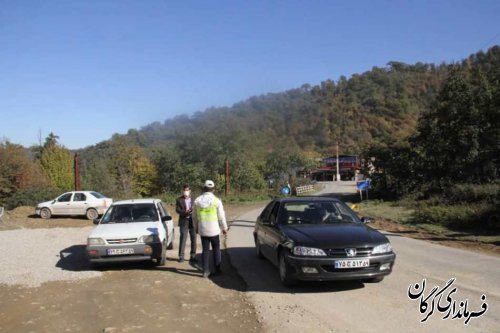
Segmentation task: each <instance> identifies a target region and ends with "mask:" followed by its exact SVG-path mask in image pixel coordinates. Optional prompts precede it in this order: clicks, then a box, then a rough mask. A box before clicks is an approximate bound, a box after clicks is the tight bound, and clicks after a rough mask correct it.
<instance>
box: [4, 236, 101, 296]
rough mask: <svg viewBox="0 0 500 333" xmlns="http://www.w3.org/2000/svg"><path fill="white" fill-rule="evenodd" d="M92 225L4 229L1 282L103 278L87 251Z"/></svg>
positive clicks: (35, 284)
mask: <svg viewBox="0 0 500 333" xmlns="http://www.w3.org/2000/svg"><path fill="white" fill-rule="evenodd" d="M91 230H92V227H85V228H53V229H20V230H8V231H2V232H0V252H1V253H2V256H1V257H0V265H1V267H2V273H0V284H7V285H23V286H28V287H38V286H40V285H41V284H42V283H44V282H48V281H61V280H81V279H87V278H94V277H99V276H101V275H102V274H103V273H102V272H99V271H91V270H90V266H89V263H88V260H87V258H86V254H85V243H86V239H87V235H88V234H89V233H90V231H91Z"/></svg>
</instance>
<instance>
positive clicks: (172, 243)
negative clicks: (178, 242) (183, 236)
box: [167, 230, 175, 250]
mask: <svg viewBox="0 0 500 333" xmlns="http://www.w3.org/2000/svg"><path fill="white" fill-rule="evenodd" d="M174 239H175V230H173V231H172V241H171V242H170V244H168V247H167V249H169V250H173V249H174Z"/></svg>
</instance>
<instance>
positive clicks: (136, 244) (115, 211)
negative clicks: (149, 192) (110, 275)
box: [87, 199, 174, 266]
mask: <svg viewBox="0 0 500 333" xmlns="http://www.w3.org/2000/svg"><path fill="white" fill-rule="evenodd" d="M94 223H96V224H97V226H96V227H95V228H94V229H93V230H92V232H91V233H90V235H89V237H88V239H87V255H88V257H89V260H90V262H91V264H96V263H106V262H117V261H144V260H152V261H153V260H154V262H155V263H156V264H157V265H159V266H163V265H165V261H166V258H167V255H166V250H167V249H173V247H174V223H173V220H172V217H171V216H170V214H169V212H168V210H167V209H166V207H165V206H164V205H163V203H162V202H161V200H159V199H135V200H124V201H117V202H115V203H113V204H112V205H111V207H109V209H108V210H107V211H106V213H105V214H104V216H103V217H102V218H101V219H100V220H94Z"/></svg>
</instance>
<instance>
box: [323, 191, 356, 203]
mask: <svg viewBox="0 0 500 333" xmlns="http://www.w3.org/2000/svg"><path fill="white" fill-rule="evenodd" d="M318 196H319V197H329V198H337V199H340V200H342V201H343V202H352V203H357V202H360V198H359V194H357V193H323V194H320V195H318Z"/></svg>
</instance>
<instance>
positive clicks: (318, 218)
mask: <svg viewBox="0 0 500 333" xmlns="http://www.w3.org/2000/svg"><path fill="white" fill-rule="evenodd" d="M339 205H340V206H339ZM339 207H342V210H341V209H340V208H339ZM344 208H345V206H342V204H341V203H340V202H337V201H313V202H311V201H304V202H288V203H285V204H284V206H283V209H282V211H281V213H280V223H283V224H329V223H341V222H358V219H356V217H355V216H352V215H353V214H352V212H349V211H348V209H347V210H345V209H344Z"/></svg>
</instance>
